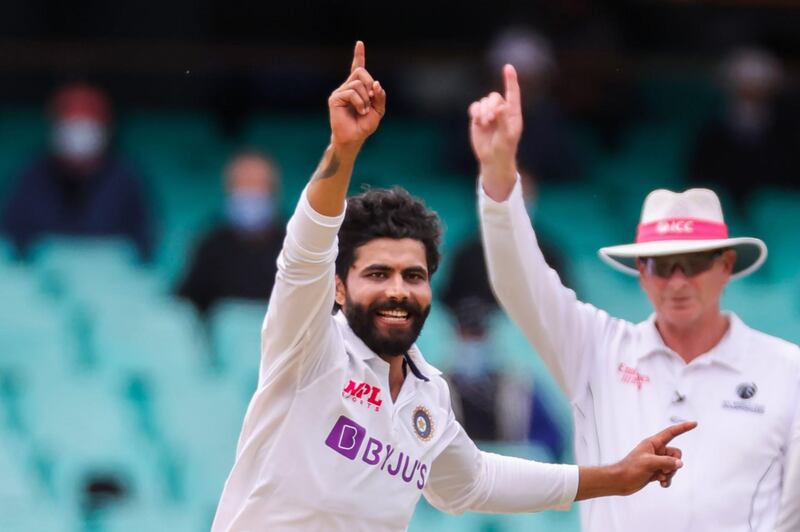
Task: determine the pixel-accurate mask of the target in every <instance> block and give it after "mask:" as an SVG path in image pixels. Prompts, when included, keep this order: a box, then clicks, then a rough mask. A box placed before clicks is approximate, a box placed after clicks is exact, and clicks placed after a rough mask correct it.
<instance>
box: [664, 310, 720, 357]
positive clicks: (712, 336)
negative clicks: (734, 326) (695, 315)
mask: <svg viewBox="0 0 800 532" xmlns="http://www.w3.org/2000/svg"><path fill="white" fill-rule="evenodd" d="M728 327H730V320H728V318H727V316H725V315H724V314H722V313H721V312H719V311H717V312H716V313H714V314H712V315H710V316H708V317H707V318H705V319H700V320H697V321H696V322H694V323H691V324H689V325H686V326H683V327H681V326H677V325H675V324H672V323H669V322H667V321H666V320H661V319H659V318H658V317H656V328H657V329H658V332H659V333H660V334H661V338H662V339H663V340H664V343H665V344H666V345H667V347H669V348H670V349H672V350H673V351H675V352H676V353H678V355H680V357H681V358H682V359H683V360H684V362H686V363H687V364H688V363H689V362H691V361H692V360H694V359H696V358H697V357H699V356H700V355H702V354H703V353H706V352H708V351H710V350H711V349H712V348H713V347H714V346H715V345H717V344H718V343H719V342H720V340H722V337H723V336H725V333H726V332H727V331H728Z"/></svg>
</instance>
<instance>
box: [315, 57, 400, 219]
mask: <svg viewBox="0 0 800 532" xmlns="http://www.w3.org/2000/svg"><path fill="white" fill-rule="evenodd" d="M328 112H329V115H330V122H331V143H330V146H328V148H327V149H326V150H325V154H324V155H323V156H322V161H320V163H319V167H318V168H317V171H316V172H314V175H313V176H312V177H311V182H310V183H309V185H308V202H309V205H310V206H311V208H312V209H314V210H315V211H316V212H318V213H320V214H323V215H325V216H336V215H338V214H341V213H342V212H343V211H344V200H345V197H346V196H347V187H348V186H349V185H350V177H351V176H352V174H353V166H354V165H355V162H356V156H357V155H358V152H359V151H360V150H361V146H362V145H363V144H364V141H365V140H367V137H369V136H370V135H372V133H374V132H375V130H376V129H378V124H379V123H380V121H381V118H383V115H384V113H385V112H386V92H385V91H384V90H383V89H382V88H381V86H380V83H378V82H377V81H375V80H374V79H372V76H371V75H370V74H369V72H367V69H366V54H365V50H364V43H363V42H361V41H358V42H357V43H356V47H355V50H354V51H353V63H352V64H351V66H350V76H349V77H348V78H347V80H346V81H345V82H344V83H343V84H342V85H341V86H340V87H339V88H338V89H336V90H335V91H333V93H332V94H331V96H330V98H328Z"/></svg>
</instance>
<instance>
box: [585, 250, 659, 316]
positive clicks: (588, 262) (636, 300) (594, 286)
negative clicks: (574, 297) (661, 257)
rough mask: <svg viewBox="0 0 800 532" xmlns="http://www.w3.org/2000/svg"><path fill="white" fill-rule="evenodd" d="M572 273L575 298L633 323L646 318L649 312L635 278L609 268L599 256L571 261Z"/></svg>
mask: <svg viewBox="0 0 800 532" xmlns="http://www.w3.org/2000/svg"><path fill="white" fill-rule="evenodd" d="M571 272H572V273H573V277H574V279H575V283H576V284H577V287H576V288H577V293H578V298H579V299H580V300H581V301H583V302H584V303H590V304H592V305H594V306H595V307H597V308H599V309H601V310H604V311H606V312H608V313H609V314H610V315H611V316H613V317H615V318H622V319H626V320H628V321H632V322H634V323H638V322H640V321H642V320H645V319H647V317H648V316H649V315H650V314H651V313H652V307H651V305H650V302H649V300H648V299H647V295H646V294H645V293H644V292H643V291H642V290H641V288H640V287H639V280H638V278H637V277H634V276H632V275H628V274H625V273H622V272H620V271H617V270H615V269H613V268H611V267H610V266H608V265H607V264H606V263H604V262H603V261H602V260H600V258H599V257H597V256H595V257H587V258H583V259H579V260H576V261H573V262H572V263H571Z"/></svg>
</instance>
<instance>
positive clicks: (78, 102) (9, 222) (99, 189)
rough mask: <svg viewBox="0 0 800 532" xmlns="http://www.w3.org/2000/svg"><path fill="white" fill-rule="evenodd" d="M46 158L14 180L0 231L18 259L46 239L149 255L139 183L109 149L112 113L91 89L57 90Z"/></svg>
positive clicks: (147, 222) (146, 213) (146, 210)
mask: <svg viewBox="0 0 800 532" xmlns="http://www.w3.org/2000/svg"><path fill="white" fill-rule="evenodd" d="M48 111H49V114H50V117H51V120H52V127H51V131H50V147H49V150H48V153H46V154H45V155H44V156H42V157H40V158H39V159H37V160H35V161H33V162H32V163H31V164H30V165H29V167H28V168H27V169H25V170H24V171H23V172H22V174H21V175H20V176H19V177H18V178H17V180H16V183H15V185H14V186H13V187H12V189H11V191H10V194H9V198H8V203H7V204H6V205H5V207H4V209H3V212H2V215H1V219H0V228H2V231H3V232H5V233H7V234H8V235H9V237H10V238H11V239H12V240H13V241H14V242H15V244H16V246H17V247H18V249H19V251H20V252H22V253H25V251H26V249H27V247H28V246H29V245H30V244H31V242H32V241H33V240H35V239H36V238H37V237H39V236H42V235H45V234H60V235H70V236H109V237H123V238H127V239H130V240H131V241H132V242H133V243H134V244H136V246H137V248H138V249H139V252H140V254H141V256H142V257H143V258H145V259H146V258H149V256H150V253H151V251H152V228H151V216H150V208H149V205H148V204H147V201H146V199H145V194H144V192H143V190H142V187H141V184H140V182H139V179H138V177H137V176H136V175H135V174H134V172H133V171H132V169H131V168H130V167H128V166H127V165H126V164H125V163H124V162H123V161H122V159H121V158H120V157H119V156H118V155H117V154H116V153H114V151H113V150H112V149H111V143H110V140H111V136H112V109H111V102H110V101H109V99H108V96H107V95H106V94H105V93H103V92H102V91H101V90H100V89H98V88H97V87H94V86H91V85H87V84H83V83H76V84H71V85H66V86H64V87H62V88H60V89H58V90H57V91H56V93H55V95H54V96H53V98H52V100H51V101H50V104H49V109H48Z"/></svg>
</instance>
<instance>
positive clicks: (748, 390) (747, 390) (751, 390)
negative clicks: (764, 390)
mask: <svg viewBox="0 0 800 532" xmlns="http://www.w3.org/2000/svg"><path fill="white" fill-rule="evenodd" d="M757 391H758V386H756V383H754V382H743V383H742V384H740V385H739V386H738V387H737V388H736V394H737V395H738V396H739V397H741V398H742V399H750V398H751V397H753V396H754V395H755V394H756V392H757Z"/></svg>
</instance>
